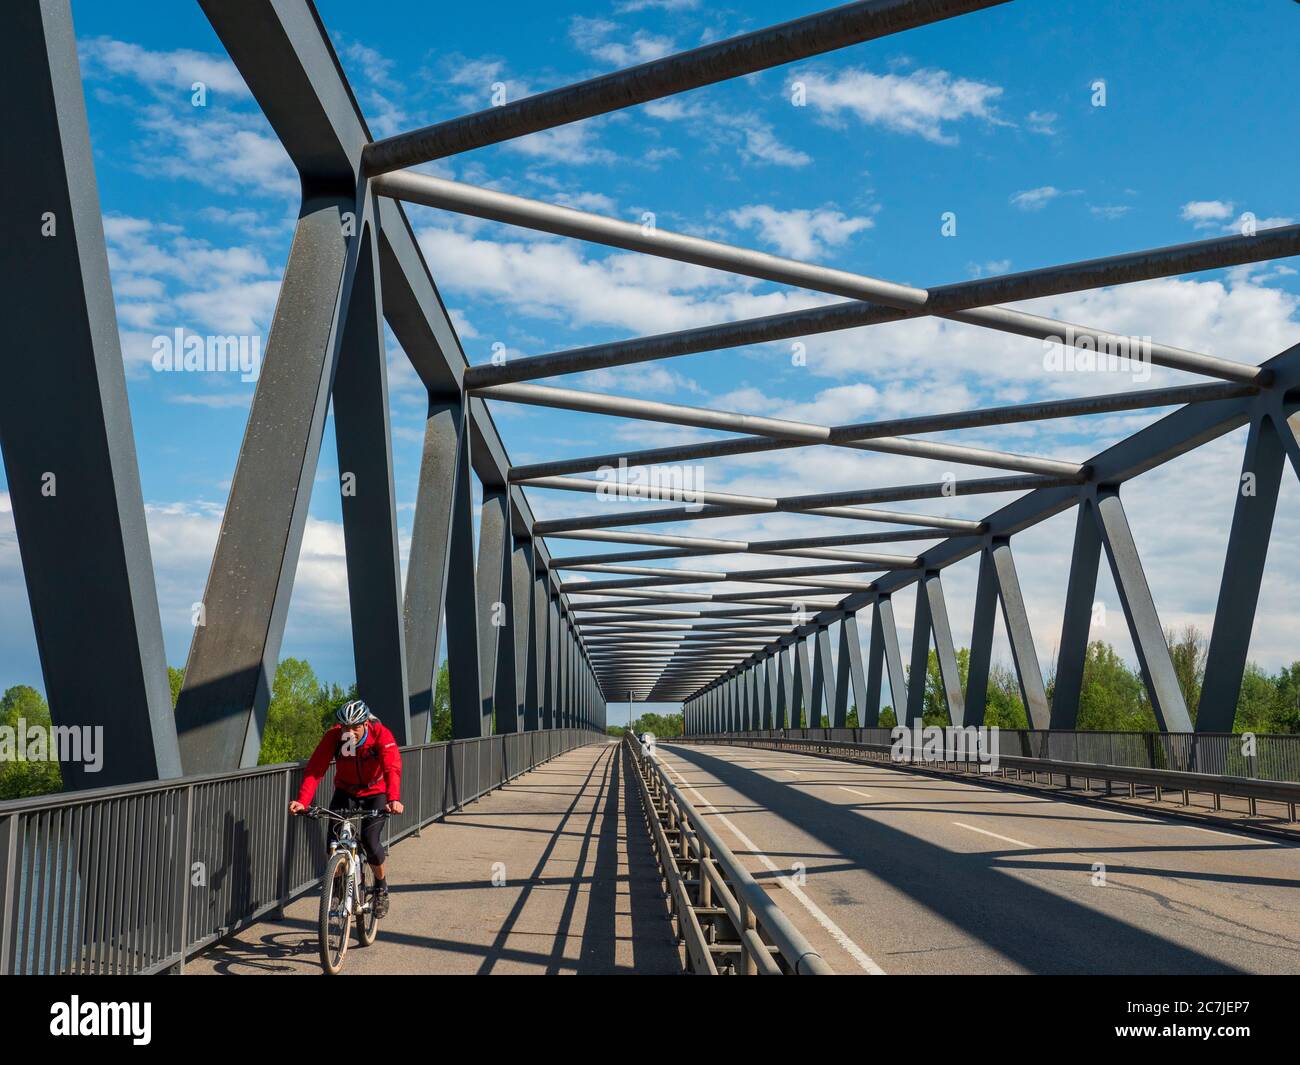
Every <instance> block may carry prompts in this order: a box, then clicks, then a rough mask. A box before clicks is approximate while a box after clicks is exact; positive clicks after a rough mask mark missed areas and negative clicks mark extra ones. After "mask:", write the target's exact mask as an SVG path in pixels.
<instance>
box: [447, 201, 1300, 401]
mask: <svg viewBox="0 0 1300 1065" xmlns="http://www.w3.org/2000/svg"><path fill="white" fill-rule="evenodd" d="M1296 254H1300V225H1290V226H1279V227H1277V228H1276V229H1266V230H1263V231H1261V232H1259V233H1258V234H1256V235H1255V236H1253V237H1247V236H1240V235H1235V234H1234V235H1232V236H1227V237H1214V238H1211V239H1209V240H1202V241H1196V242H1193V243H1190V244H1176V245H1171V246H1169V247H1165V248H1154V249H1149V250H1144V251H1139V252H1131V253H1128V254H1124V255H1113V256H1108V257H1105V258H1101V259H1089V260H1084V261H1081V262H1074V263H1066V264H1063V265H1059V266H1049V267H1044V268H1042V269H1038V270H1028V271H1025V272H1023V273H1018V274H1005V275H1002V276H995V277H986V278H977V279H976V280H974V281H963V282H958V283H957V284H952V285H944V286H941V287H939V288H932V289H929V290H928V291H926V299H925V302H924V304H921V305H917V306H912V307H910V308H907V309H904V308H900V307H889V306H885V305H883V304H879V303H871V302H862V301H851V302H848V303H836V304H831V305H829V306H821V307H815V308H811V309H805V310H798V311H787V312H785V313H782V314H774V315H769V316H767V317H765V318H751V319H747V320H744V321H738V322H727V323H725V324H722V325H713V326H704V327H702V328H699V329H686V330H682V331H680V332H677V333H661V334H659V335H657V336H649V337H638V338H636V339H633V340H623V341H615V342H613V343H607V344H596V345H593V346H591V347H587V348H575V349H572V350H569V351H560V352H555V353H552V354H549V355H533V356H529V357H526V358H521V359H514V360H512V361H510V362H506V363H504V364H502V365H499V366H496V365H485V366H474V367H471V368H470V369H469V370H468V371H467V372H466V374H465V385H466V387H467V388H471V389H479V388H485V387H487V386H489V385H500V384H509V383H511V382H515V381H529V380H538V379H541V378H546V377H554V376H557V375H560V374H569V373H580V372H583V371H586V370H594V369H599V368H602V367H609V366H625V365H629V364H631V363H637V362H650V361H654V360H657V359H666V358H672V357H675V356H679V355H691V354H696V353H699V352H703V351H718V350H720V349H723V348H733V347H740V346H742V345H748V344H759V343H765V342H768V341H772V340H791V339H794V338H795V337H803V336H811V335H814V334H817V333H825V332H831V331H834V330H839V329H856V328H859V327H861V326H868V325H879V324H883V323H885V322H897V321H902V320H904V319H906V318H915V317H922V316H929V315H934V316H942V317H951V316H955V313H954V312H960V311H969V310H972V309H974V308H978V307H989V306H991V305H993V304H1001V303H1017V302H1019V301H1021V300H1028V299H1037V298H1040V297H1043V296H1059V295H1064V294H1065V293H1068V292H1080V291H1084V290H1086V289H1094V288H1101V287H1103V286H1107V285H1121V284H1131V283H1133V282H1136V281H1148V280H1152V279H1154V278H1159V277H1175V276H1178V275H1180V274H1187V273H1196V272H1199V271H1202V270H1218V269H1222V268H1225V267H1229V266H1242V265H1245V264H1246V263H1252V262H1261V261H1264V260H1268V259H1281V258H1286V257H1288V256H1292V255H1296ZM900 289H901V286H900ZM1227 372H1228V371H1226V370H1225V371H1224V373H1225V374H1226V373H1227ZM1233 377H1235V378H1236V379H1238V380H1242V379H1243V378H1242V377H1240V376H1238V375H1237V372H1236V371H1233ZM1244 379H1245V380H1249V381H1251V382H1252V383H1254V384H1259V385H1264V384H1267V383H1269V379H1268V375H1267V374H1266V373H1256V372H1254V371H1252V372H1251V373H1250V374H1249V376H1248V377H1245V378H1244Z"/></svg>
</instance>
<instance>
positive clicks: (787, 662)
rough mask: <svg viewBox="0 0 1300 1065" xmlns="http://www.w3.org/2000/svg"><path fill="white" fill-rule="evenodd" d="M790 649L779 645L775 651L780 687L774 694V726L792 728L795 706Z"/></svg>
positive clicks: (793, 725) (795, 711)
mask: <svg viewBox="0 0 1300 1065" xmlns="http://www.w3.org/2000/svg"><path fill="white" fill-rule="evenodd" d="M791 653H792V652H791V651H789V650H787V648H786V647H785V646H783V645H782V646H779V647H778V648H777V652H776V659H777V672H778V674H779V677H778V681H779V684H780V687H779V688H777V694H776V727H777V728H779V729H781V728H794V727H795V714H796V713H797V708H796V707H795V705H794V668H793V666H792V663H791Z"/></svg>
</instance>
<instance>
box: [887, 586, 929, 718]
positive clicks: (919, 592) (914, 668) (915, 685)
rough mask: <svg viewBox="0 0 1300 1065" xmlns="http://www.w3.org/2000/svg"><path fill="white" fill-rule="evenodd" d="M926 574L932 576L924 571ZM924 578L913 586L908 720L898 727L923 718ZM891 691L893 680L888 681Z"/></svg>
mask: <svg viewBox="0 0 1300 1065" xmlns="http://www.w3.org/2000/svg"><path fill="white" fill-rule="evenodd" d="M927 572H933V571H932V570H931V571H927ZM925 576H926V575H925V574H922V576H921V579H920V580H919V581H917V584H916V613H915V615H914V617H913V621H912V660H911V665H910V666H909V668H908V672H907V716H906V718H900V719H899V724H906V725H914V724H916V723H918V722H920V721H923V720H924V718H925V688H926V681H927V679H928V674H929V669H930V630H931V628H932V627H933V626H932V623H931V618H930V597H929V595H927V594H926V590H925ZM890 687H893V678H892V677H891V678H890Z"/></svg>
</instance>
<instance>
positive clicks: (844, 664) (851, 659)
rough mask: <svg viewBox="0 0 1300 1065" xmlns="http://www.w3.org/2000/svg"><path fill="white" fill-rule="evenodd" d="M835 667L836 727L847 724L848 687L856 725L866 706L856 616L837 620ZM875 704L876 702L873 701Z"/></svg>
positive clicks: (865, 682)
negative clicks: (836, 660) (851, 690)
mask: <svg viewBox="0 0 1300 1065" xmlns="http://www.w3.org/2000/svg"><path fill="white" fill-rule="evenodd" d="M838 665H839V668H838V669H837V671H836V674H835V715H834V721H835V722H836V726H837V727H843V726H845V725H847V724H848V715H849V687H850V684H852V689H853V707H854V709H855V710H856V712H857V721H858V724H859V725H861V724H862V715H863V713H864V712H865V708H866V705H867V681H866V677H865V676H864V674H863V672H862V643H861V640H860V637H859V635H858V617H857V615H856V614H846V615H845V617H844V620H843V621H841V622H840V642H839V664H838ZM877 705H879V703H877Z"/></svg>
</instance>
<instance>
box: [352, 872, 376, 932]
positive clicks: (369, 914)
mask: <svg viewBox="0 0 1300 1065" xmlns="http://www.w3.org/2000/svg"><path fill="white" fill-rule="evenodd" d="M361 899H362V903H361V912H360V913H358V914H357V946H359V947H368V946H370V944H371V943H373V942H374V941H375V937H376V936H378V935H379V918H378V917H376V916H375V871H374V870H373V869H372V868H370V863H369V862H362V863H361Z"/></svg>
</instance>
